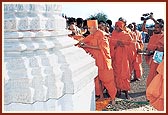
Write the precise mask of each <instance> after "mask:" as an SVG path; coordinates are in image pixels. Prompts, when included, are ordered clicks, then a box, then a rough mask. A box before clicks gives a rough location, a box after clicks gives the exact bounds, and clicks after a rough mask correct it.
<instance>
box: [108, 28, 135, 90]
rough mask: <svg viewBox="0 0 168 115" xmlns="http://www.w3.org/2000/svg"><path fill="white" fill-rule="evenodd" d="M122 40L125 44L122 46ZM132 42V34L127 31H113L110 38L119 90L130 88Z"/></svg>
mask: <svg viewBox="0 0 168 115" xmlns="http://www.w3.org/2000/svg"><path fill="white" fill-rule="evenodd" d="M118 41H120V42H122V44H124V46H120V45H118V44H117V42H118ZM131 42H132V38H131V36H130V35H129V34H128V33H126V32H125V31H122V32H116V30H115V31H113V33H112V36H111V38H110V50H111V56H112V61H113V68H114V77H115V82H116V87H117V89H119V90H126V91H129V90H130V67H129V55H130V49H129V47H130V46H129V45H130V43H131Z"/></svg>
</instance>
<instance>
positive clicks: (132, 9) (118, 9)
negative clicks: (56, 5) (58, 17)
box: [61, 2, 166, 25]
mask: <svg viewBox="0 0 168 115" xmlns="http://www.w3.org/2000/svg"><path fill="white" fill-rule="evenodd" d="M61 4H62V13H64V14H66V16H67V17H74V18H79V17H80V18H83V19H86V18H88V17H89V16H90V15H94V14H97V13H99V12H102V13H104V14H106V15H107V18H108V19H110V20H112V22H113V25H114V23H115V22H116V21H117V20H118V18H119V17H123V18H125V19H126V20H127V23H131V22H136V23H137V24H138V23H142V21H141V20H140V18H141V17H142V14H144V13H150V12H153V16H154V18H155V19H158V18H162V19H164V20H165V21H166V2H85V3H83V2H70V3H61ZM151 23H153V21H151V20H148V21H147V24H151Z"/></svg>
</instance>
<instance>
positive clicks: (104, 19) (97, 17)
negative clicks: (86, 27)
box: [87, 12, 107, 22]
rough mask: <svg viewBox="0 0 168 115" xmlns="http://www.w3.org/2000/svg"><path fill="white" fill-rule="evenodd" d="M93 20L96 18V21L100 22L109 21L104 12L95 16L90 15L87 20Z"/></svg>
mask: <svg viewBox="0 0 168 115" xmlns="http://www.w3.org/2000/svg"><path fill="white" fill-rule="evenodd" d="M92 18H95V19H97V20H98V21H104V22H106V20H107V15H106V14H104V13H103V12H99V13H95V14H94V15H90V16H89V18H87V20H88V19H92Z"/></svg>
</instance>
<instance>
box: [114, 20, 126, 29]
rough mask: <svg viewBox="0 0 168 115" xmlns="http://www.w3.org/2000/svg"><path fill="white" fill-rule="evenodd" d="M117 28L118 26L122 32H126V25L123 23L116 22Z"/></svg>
mask: <svg viewBox="0 0 168 115" xmlns="http://www.w3.org/2000/svg"><path fill="white" fill-rule="evenodd" d="M115 26H118V27H119V28H120V29H121V30H124V23H123V22H122V21H118V22H116V23H115Z"/></svg>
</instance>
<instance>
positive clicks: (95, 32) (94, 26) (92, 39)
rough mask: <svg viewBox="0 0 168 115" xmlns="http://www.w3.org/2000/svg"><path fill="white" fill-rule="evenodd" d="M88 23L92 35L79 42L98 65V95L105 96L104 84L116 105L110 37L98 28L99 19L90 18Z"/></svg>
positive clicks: (96, 80) (96, 83)
mask: <svg viewBox="0 0 168 115" xmlns="http://www.w3.org/2000/svg"><path fill="white" fill-rule="evenodd" d="M87 25H88V29H89V32H90V35H88V36H87V37H86V38H85V39H83V40H82V41H80V43H79V44H81V43H82V45H81V47H83V48H84V49H85V50H87V51H88V52H89V53H90V54H91V55H92V57H93V58H94V59H95V61H96V65H97V66H98V76H97V77H96V78H95V89H96V95H97V96H98V95H100V98H103V95H102V94H103V92H102V90H103V89H102V87H101V84H102V86H104V87H105V88H106V89H107V91H108V93H109V95H110V98H111V104H113V105H114V104H115V96H116V92H117V89H116V86H115V82H114V74H113V68H112V61H111V56H110V47H109V41H108V37H107V36H106V33H105V32H103V31H101V30H99V29H98V22H97V20H88V21H87Z"/></svg>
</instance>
